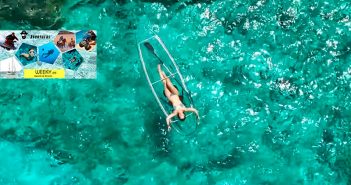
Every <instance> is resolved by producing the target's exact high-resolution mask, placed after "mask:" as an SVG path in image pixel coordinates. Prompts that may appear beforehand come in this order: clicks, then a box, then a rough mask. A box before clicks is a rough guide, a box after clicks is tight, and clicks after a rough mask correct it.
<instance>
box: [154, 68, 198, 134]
mask: <svg viewBox="0 0 351 185" xmlns="http://www.w3.org/2000/svg"><path fill="white" fill-rule="evenodd" d="M157 69H158V72H159V74H160V77H161V80H162V83H163V86H164V94H165V96H166V97H167V98H168V100H169V102H170V104H172V106H173V112H172V113H171V114H170V115H168V116H167V118H166V122H167V128H168V131H170V130H171V119H172V118H173V117H174V116H178V118H179V120H181V121H184V120H185V118H186V117H185V114H184V113H185V112H194V113H195V114H196V115H197V117H199V113H198V111H197V110H196V109H194V108H192V107H190V108H187V107H185V105H184V104H183V102H182V101H181V97H180V96H179V91H178V89H177V88H176V87H175V86H174V85H173V83H172V82H171V80H170V79H169V78H168V77H167V76H166V74H165V73H164V72H163V71H162V69H161V64H158V65H157Z"/></svg>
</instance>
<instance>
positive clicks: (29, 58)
mask: <svg viewBox="0 0 351 185" xmlns="http://www.w3.org/2000/svg"><path fill="white" fill-rule="evenodd" d="M15 55H16V56H17V58H18V59H19V61H20V62H21V63H22V65H24V66H25V65H28V64H30V63H33V62H37V61H38V57H37V47H36V46H34V45H31V44H26V43H22V44H21V46H20V47H19V48H18V50H17V52H16V54H15Z"/></svg>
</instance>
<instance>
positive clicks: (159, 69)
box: [157, 64, 172, 99]
mask: <svg viewBox="0 0 351 185" xmlns="http://www.w3.org/2000/svg"><path fill="white" fill-rule="evenodd" d="M157 69H158V73H159V74H160V78H161V80H162V83H163V87H164V90H163V92H164V95H165V96H166V97H167V98H168V99H170V97H171V95H172V93H171V92H170V91H169V90H168V87H167V82H166V80H167V76H165V75H164V73H163V71H162V69H161V64H158V65H157Z"/></svg>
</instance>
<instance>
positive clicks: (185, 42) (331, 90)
mask: <svg viewBox="0 0 351 185" xmlns="http://www.w3.org/2000/svg"><path fill="white" fill-rule="evenodd" d="M0 29H20V30H21V29H68V30H77V29H94V30H97V33H98V46H97V47H98V69H97V79H96V80H1V81H0V83H1V85H0V86H1V87H0V103H1V113H0V136H1V139H0V151H1V152H0V184H4V185H78V184H79V185H115V184H116V185H118V184H127V185H140V184H146V185H154V184H155V185H158V184H161V185H163V184H179V185H188V184H189V185H194V184H196V185H197V184H204V185H206V184H209V185H213V184H214V185H225V184H230V185H232V184H235V185H237V184H262V185H270V184H292V185H294V184H308V185H310V184H316V185H320V184H345V185H347V184H351V139H350V135H351V126H350V123H351V110H350V108H351V105H350V89H351V85H350V82H351V49H350V47H351V32H350V31H351V3H350V1H347V0H325V1H322V0H312V1H307V0H293V1H279V0H261V1H257V0H248V1H240V0H224V1H220V0H217V1H215V0H205V1H200V0H192V1H191V0H188V1H182V0H180V1H170V0H167V1H161V0H143V1H127V0H118V1H116V0H115V1H112V0H73V1H64V0H57V1H55V0H48V1H45V2H44V3H43V2H42V1H31V2H30V3H29V2H28V1H27V2H26V1H24V0H19V1H9V0H5V1H0ZM152 33H157V34H158V35H159V36H160V37H161V38H162V39H163V41H164V42H165V44H166V45H167V46H168V47H169V50H170V52H171V53H172V55H173V57H174V58H175V59H176V61H177V62H178V64H179V67H180V70H181V71H182V72H183V75H184V77H185V78H186V83H187V85H188V88H189V89H190V90H191V92H192V94H193V99H194V102H195V105H196V107H197V108H198V109H199V112H200V115H201V124H200V125H199V128H198V130H197V132H196V133H195V134H194V135H192V136H182V135H180V134H178V133H177V132H174V131H171V132H167V131H166V124H165V118H164V116H163V114H162V112H161V111H160V109H159V107H158V105H157V103H156V102H155V100H154V97H153V95H152V94H151V91H150V89H149V86H148V85H147V82H146V78H145V75H144V73H143V71H142V68H141V65H140V61H139V57H138V53H137V47H136V43H137V40H139V39H142V38H145V37H146V36H147V35H150V34H152Z"/></svg>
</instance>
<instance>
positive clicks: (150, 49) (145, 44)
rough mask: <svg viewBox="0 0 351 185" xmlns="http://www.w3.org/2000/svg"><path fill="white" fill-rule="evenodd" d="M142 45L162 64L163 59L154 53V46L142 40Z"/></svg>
mask: <svg viewBox="0 0 351 185" xmlns="http://www.w3.org/2000/svg"><path fill="white" fill-rule="evenodd" d="M144 46H145V47H146V48H147V49H148V50H149V51H150V52H151V53H152V54H154V55H155V57H156V58H157V59H158V60H159V61H160V63H161V64H163V61H162V60H161V59H160V57H159V56H158V55H157V54H156V52H155V49H154V47H152V45H151V44H150V43H149V42H144Z"/></svg>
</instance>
